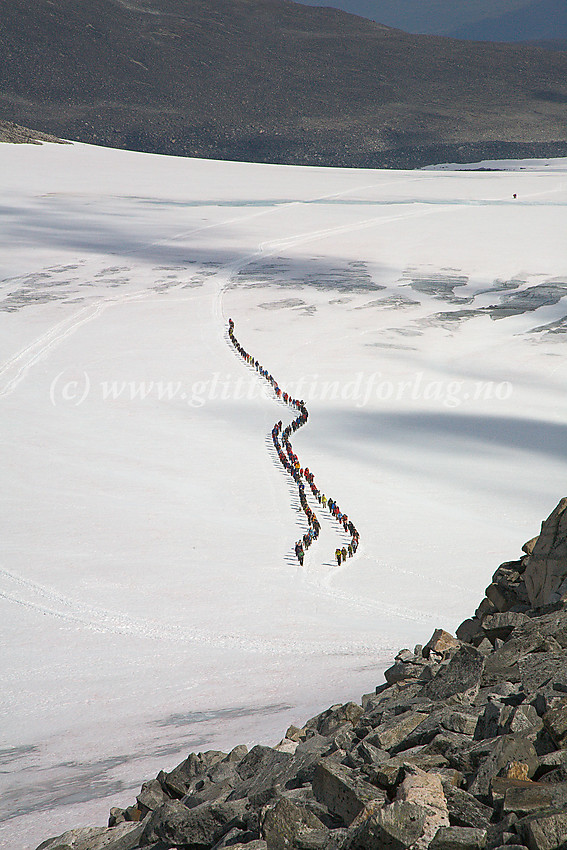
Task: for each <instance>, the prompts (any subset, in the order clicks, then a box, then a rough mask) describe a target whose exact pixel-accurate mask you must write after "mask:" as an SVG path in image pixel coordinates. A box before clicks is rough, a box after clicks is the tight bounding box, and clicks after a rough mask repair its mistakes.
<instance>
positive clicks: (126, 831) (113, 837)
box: [37, 823, 144, 850]
mask: <svg viewBox="0 0 567 850" xmlns="http://www.w3.org/2000/svg"><path fill="white" fill-rule="evenodd" d="M143 831H144V825H143V824H141V823H120V824H118V825H117V826H112V827H87V828H85V829H71V830H68V831H67V832H64V833H63V835H59V836H58V837H57V838H50V839H48V840H47V841H44V842H43V843H42V844H40V845H39V847H38V848H37V850H67V848H69V850H134V848H136V847H138V845H139V843H140V840H141V837H142V833H143Z"/></svg>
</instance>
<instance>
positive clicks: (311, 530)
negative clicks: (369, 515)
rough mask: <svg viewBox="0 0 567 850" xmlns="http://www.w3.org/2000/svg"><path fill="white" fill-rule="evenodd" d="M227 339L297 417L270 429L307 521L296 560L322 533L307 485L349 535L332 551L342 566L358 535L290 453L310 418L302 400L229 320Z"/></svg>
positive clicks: (301, 556)
mask: <svg viewBox="0 0 567 850" xmlns="http://www.w3.org/2000/svg"><path fill="white" fill-rule="evenodd" d="M228 337H229V339H230V342H231V343H232V345H233V346H234V348H235V349H236V351H237V352H238V354H239V355H240V356H241V357H242V359H243V360H244V362H245V363H247V364H248V366H250V367H251V368H253V369H255V370H256V372H258V374H259V375H261V377H262V378H264V380H266V381H267V382H268V383H269V384H271V386H272V389H273V391H274V394H275V396H276V398H277V399H278V400H279V401H281V402H283V403H284V404H286V405H288V407H291V408H293V409H294V410H295V411H297V412H298V414H299V415H298V416H296V418H295V419H294V420H293V421H292V422H291V423H290V424H289V425H286V427H285V428H284V427H283V423H282V421H281V419H280V421H279V422H276V424H275V425H274V427H273V428H272V442H273V444H274V448H275V450H276V452H277V455H278V458H279V460H280V463H281V465H282V466H283V468H284V469H285V471H286V472H287V473H288V474H289V475H291V477H292V478H293V480H294V481H295V483H296V484H297V489H298V497H299V503H300V505H301V509H302V511H303V513H304V514H305V517H306V519H307V526H308V527H307V530H306V532H305V534H304V535H303V537H302V538H301V539H300V540H298V541H297V542H296V544H295V547H294V549H295V554H296V556H297V560H298V561H299V563H300V564H301V565H302V566H303V561H304V558H305V552H306V550H307V549H309V547H310V546H311V544H312V543H314V541H315V540H317V538H318V537H319V533H320V531H321V523H320V522H319V520H318V518H317V515H316V514H315V511H314V510H312V508H311V507H310V506H309V503H308V501H307V496H306V493H305V488H306V485H308V486H309V489H310V490H311V494H312V497H313V498H314V499H316V500H317V502H318V503H319V504H320V505H322V506H323V508H325V507H328V508H329V512H330V513H331V516H333V517H334V518H335V519H336V521H337V523H338V524H339V526H340V529H341V530H343V531H344V534H345V535H348V543H347V545H346V546H345V545H342V546H340V547H337V549H336V550H335V558H336V561H337V564H341V562H343V561H345V560H346V558H347V556H348V557H352V556H353V555H354V554H355V552H356V550H357V548H358V543H359V534H358V531H357V529H356V527H355V525H354V523H353V522H352V520H350V519H349V518H348V516H347V514H344V513H342V512H341V510H340V508H339V506H338V505H337V503H336V502H335V501H333V500H332V499H329V500H327V499H326V497H325V496H324V494H322V493H321V491H320V490H319V488H318V487H317V485H316V484H315V476H314V475H313V473H312V472H311V471H310V469H309V467H303V466H301V463H300V461H299V458H298V456H297V455H296V453H295V452H294V451H293V446H292V444H291V441H290V436H291V434H292V433H295V431H297V430H298V429H299V428H301V427H303V425H305V424H306V422H307V420H308V418H309V411H308V410H307V407H306V405H305V402H304V401H303V400H302V399H297V398H292V397H291V396H290V395H289V394H288V393H287V392H284V391H283V390H282V389H281V388H280V387H279V385H278V382H277V381H276V380H275V378H274V377H273V376H272V375H271V374H270V373H269V372H268V370H267V369H264V367H263V366H262V365H261V364H260V363H259V362H258V360H256V359H255V358H254V357H253V355H252V354H249V353H248V352H247V351H246V350H245V349H244V348H243V347H242V346H241V345H240V343H239V342H238V340H237V338H236V336H235V335H234V322H233V321H232V319H229V320H228Z"/></svg>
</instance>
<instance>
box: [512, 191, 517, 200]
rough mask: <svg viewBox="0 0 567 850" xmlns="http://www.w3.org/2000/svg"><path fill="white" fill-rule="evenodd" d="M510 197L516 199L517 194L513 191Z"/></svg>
mask: <svg viewBox="0 0 567 850" xmlns="http://www.w3.org/2000/svg"><path fill="white" fill-rule="evenodd" d="M512 197H513V198H514V200H516V198H517V197H518V196H517V195H516V193H515V192H514V194H513V195H512Z"/></svg>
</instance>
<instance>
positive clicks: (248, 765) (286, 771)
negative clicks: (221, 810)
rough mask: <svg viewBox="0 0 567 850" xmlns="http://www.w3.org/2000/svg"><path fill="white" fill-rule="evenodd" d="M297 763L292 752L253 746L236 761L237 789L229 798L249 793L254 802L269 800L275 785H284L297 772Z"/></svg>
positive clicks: (237, 797)
mask: <svg viewBox="0 0 567 850" xmlns="http://www.w3.org/2000/svg"><path fill="white" fill-rule="evenodd" d="M297 749H299V747H298V748H297ZM296 752H297V750H296ZM298 765H299V762H297V763H296V762H295V757H294V755H292V754H291V753H281V752H278V751H277V750H274V749H273V747H264V746H261V745H257V746H255V747H252V749H251V750H250V752H248V753H247V754H246V755H245V756H244V758H243V759H242V760H241V761H240V762H239V763H238V764H237V765H236V779H235V784H234V790H233V791H232V793H231V796H230V798H229V799H231V800H240V799H242V798H244V797H249V798H250V799H251V800H252V801H253V802H255V803H258V804H263V803H267V802H268V800H269V799H270V796H271V795H272V792H273V791H274V789H276V788H277V787H278V786H280V785H285V783H286V782H288V781H289V780H290V779H291V778H292V777H293V776H294V775H295V773H296V769H295V768H296V766H297V767H298Z"/></svg>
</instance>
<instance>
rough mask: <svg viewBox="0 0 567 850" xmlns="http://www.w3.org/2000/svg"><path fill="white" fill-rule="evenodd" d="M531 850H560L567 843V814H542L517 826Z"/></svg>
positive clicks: (560, 811)
mask: <svg viewBox="0 0 567 850" xmlns="http://www.w3.org/2000/svg"><path fill="white" fill-rule="evenodd" d="M517 830H518V831H519V833H520V835H521V837H522V839H523V841H524V842H525V843H526V844H527V846H528V847H529V848H530V850H559V848H563V847H564V846H565V843H566V842H567V812H566V811H565V810H557V811H551V812H550V811H548V812H541V813H539V814H535V815H529V816H528V817H526V818H522V820H520V821H519V822H518V824H517Z"/></svg>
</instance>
